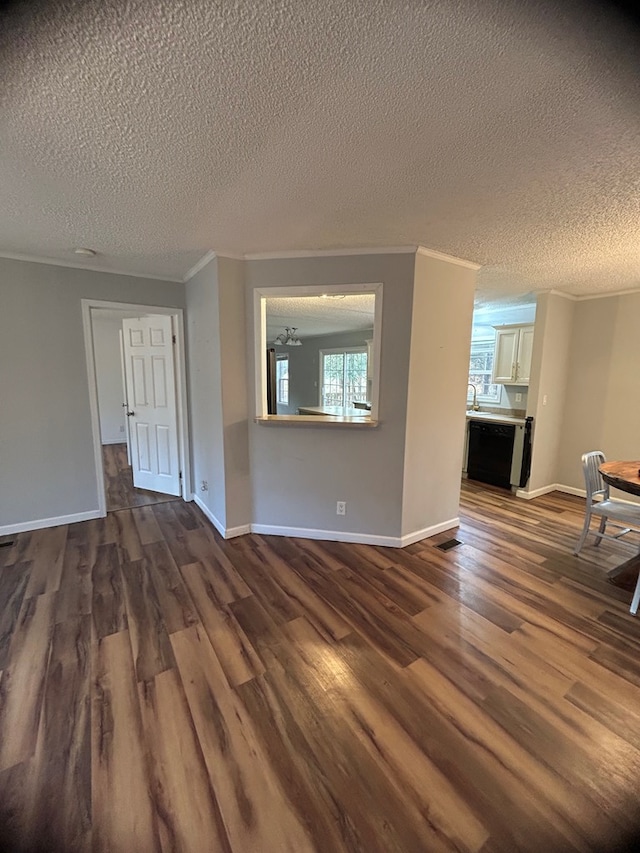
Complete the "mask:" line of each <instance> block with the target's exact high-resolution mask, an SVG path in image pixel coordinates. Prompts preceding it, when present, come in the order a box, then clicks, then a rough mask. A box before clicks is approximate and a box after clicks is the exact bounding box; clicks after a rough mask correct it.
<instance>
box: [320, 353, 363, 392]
mask: <svg viewBox="0 0 640 853" xmlns="http://www.w3.org/2000/svg"><path fill="white" fill-rule="evenodd" d="M366 399H367V348H366V347H352V348H350V349H341V350H335V349H326V350H320V405H321V406H350V405H351V403H352V402H354V401H358V402H360V401H365V400H366Z"/></svg>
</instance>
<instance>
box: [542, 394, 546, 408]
mask: <svg viewBox="0 0 640 853" xmlns="http://www.w3.org/2000/svg"><path fill="white" fill-rule="evenodd" d="M542 405H543V406H546V405H547V395H546V394H545V395H544V396H543V398H542Z"/></svg>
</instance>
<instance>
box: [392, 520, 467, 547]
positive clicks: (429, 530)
mask: <svg viewBox="0 0 640 853" xmlns="http://www.w3.org/2000/svg"><path fill="white" fill-rule="evenodd" d="M453 527H460V519H459V518H450V519H449V521H443V522H441V523H440V524H434V525H433V526H432V527H423V528H422V530H416V531H415V532H414V533H405V535H404V536H401V537H400V545H399V546H398V547H400V548H405V547H406V546H407V545H413V543H414V542H419V541H420V540H421V539H428V538H429V537H430V536H436V535H437V534H438V533H444V531H445V530H451V529H452V528H453Z"/></svg>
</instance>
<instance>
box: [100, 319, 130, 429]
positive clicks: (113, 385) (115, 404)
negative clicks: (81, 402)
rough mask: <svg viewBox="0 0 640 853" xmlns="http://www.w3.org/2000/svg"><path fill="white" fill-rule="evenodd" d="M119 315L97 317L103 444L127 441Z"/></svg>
mask: <svg viewBox="0 0 640 853" xmlns="http://www.w3.org/2000/svg"><path fill="white" fill-rule="evenodd" d="M121 328H122V320H121V319H120V318H119V317H101V316H100V312H99V311H95V312H94V317H93V354H94V359H95V365H96V385H97V389H98V412H99V415H100V439H101V441H102V443H103V444H118V443H121V442H125V441H126V440H127V438H126V433H125V417H126V416H125V413H124V409H123V407H122V402H123V400H124V397H125V394H124V389H123V387H122V363H121V358H120V329H121Z"/></svg>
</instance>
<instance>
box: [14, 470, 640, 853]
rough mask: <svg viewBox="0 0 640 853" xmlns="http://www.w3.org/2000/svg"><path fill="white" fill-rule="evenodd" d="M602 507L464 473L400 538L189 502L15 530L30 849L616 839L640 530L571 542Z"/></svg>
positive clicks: (17, 665)
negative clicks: (513, 489) (334, 533)
mask: <svg viewBox="0 0 640 853" xmlns="http://www.w3.org/2000/svg"><path fill="white" fill-rule="evenodd" d="M581 524H582V501H581V500H579V499H577V498H573V497H568V496H565V495H559V494H557V493H554V494H552V495H548V496H545V497H542V498H538V499H536V500H533V501H529V502H527V501H522V500H518V499H515V498H513V497H512V496H511V495H510V494H508V493H506V492H502V491H500V490H493V489H490V488H486V487H479V486H476V485H473V484H470V483H465V484H464V486H463V506H462V524H461V527H460V528H459V530H457V531H453V532H448V533H445V534H442V535H440V536H438V537H435V538H433V539H429V540H425V541H423V542H419V543H417V544H415V545H412V546H410V547H409V548H406V549H404V550H401V551H400V550H392V549H383V548H377V547H372V546H360V545H348V544H338V543H333V542H314V541H309V540H295V539H285V538H278V537H266V536H258V535H248V536H243V537H240V538H238V539H233V540H229V541H226V542H225V541H223V540H222V539H221V538H220V537H219V536H218V535H217V533H216V532H215V531H214V530H213V529H212V528H211V526H210V525H209V524H208V522H207V521H206V520H205V519H204V517H203V516H202V514H201V513H200V512H199V510H198V509H197V508H196V507H195V506H193V505H191V504H184V503H182V502H180V501H172V502H171V503H164V504H156V505H154V506H141V507H138V508H135V509H130V510H123V511H120V512H113V513H110V514H109V515H108V516H107V518H106V519H102V520H99V521H90V522H83V523H80V524H75V525H70V526H69V527H57V528H52V529H48V530H40V531H35V532H32V533H23V534H19V535H17V536H15V537H14V544H13V545H12V546H11V547H3V548H0V608H1V609H0V818H1V822H2V827H3V832H4V836H5V839H4V840H5V847H6V849H11V850H24V851H32V850H46V851H90V850H93V851H114V853H121V851H122V853H125V851H126V853H130V851H135V853H146V851H198V853H199V851H202V852H203V853H204V851H218V850H220V851H234V853H248V851H252V853H253V851H257V852H258V853H280V851H291V853H304V851H317V853H334V851H336V853H338V851H367V853H383V851H384V853H387V851H403V853H405V851H411V853H413V851H416V853H417V851H454V850H455V851H483V853H497V851H503V853H507V851H544V853H552V852H553V851H569V850H583V851H587V850H609V849H615V848H614V845H615V844H616V843H618V842H621V841H622V840H624V839H625V838H629V837H630V836H631V835H632V834H633V833H634V832H635V830H636V828H637V826H638V820H639V815H638V780H639V779H640V655H639V653H640V619H635V618H634V617H632V616H631V615H630V614H629V613H628V606H629V600H630V593H629V592H626V591H624V590H621V589H618V588H616V587H614V586H612V585H611V584H609V583H608V582H607V581H606V579H605V578H604V570H605V569H606V568H607V567H609V566H611V565H615V564H616V562H621V561H622V560H624V559H626V557H627V556H628V552H627V551H626V550H624V549H623V548H622V547H621V546H620V545H618V544H617V543H608V542H607V543H603V544H602V545H601V546H600V548H598V549H596V548H595V547H593V546H592V545H589V546H587V547H586V548H585V550H584V552H583V556H581V557H580V558H576V557H573V556H572V555H571V548H572V546H573V544H574V542H575V541H576V539H577V537H578V532H579V529H580V526H581ZM452 535H455V536H456V537H457V539H459V540H460V543H461V544H459V545H458V546H456V547H453V548H451V549H449V550H441V549H440V548H438V545H439V544H442V543H443V542H444V541H445V540H448V539H451V537H452ZM630 849H632V848H630Z"/></svg>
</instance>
